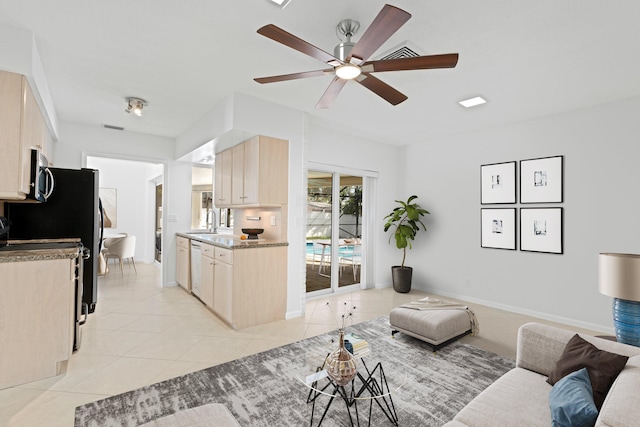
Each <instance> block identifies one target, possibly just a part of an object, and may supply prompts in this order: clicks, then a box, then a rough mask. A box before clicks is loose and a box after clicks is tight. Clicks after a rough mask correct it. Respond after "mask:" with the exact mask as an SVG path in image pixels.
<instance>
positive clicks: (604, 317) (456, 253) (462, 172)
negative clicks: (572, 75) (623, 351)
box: [382, 98, 640, 331]
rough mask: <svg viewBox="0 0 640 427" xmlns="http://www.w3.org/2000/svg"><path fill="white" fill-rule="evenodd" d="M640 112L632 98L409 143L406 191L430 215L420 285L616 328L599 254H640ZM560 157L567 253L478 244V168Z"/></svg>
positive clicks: (422, 239)
mask: <svg viewBox="0 0 640 427" xmlns="http://www.w3.org/2000/svg"><path fill="white" fill-rule="evenodd" d="M481 108H490V104H487V106H485V107H481ZM639 115H640V98H633V99H629V100H626V101H622V102H616V103H612V104H608V105H601V106H596V107H593V108H589V109H584V110H579V111H574V112H571V113H567V114H562V115H555V116H551V117H546V118H542V119H538V120H533V121H528V122H523V123H517V124H512V125H509V126H503V127H499V128H494V129H488V130H484V131H480V132H474V133H467V134H461V135H455V136H451V137H447V138H441V139H439V140H437V141H431V142H428V143H427V142H426V143H420V144H414V145H411V146H409V147H407V149H406V152H405V154H404V157H403V159H402V162H404V163H405V164H406V168H403V170H404V172H405V181H406V186H405V193H407V194H408V193H415V194H417V195H419V196H420V199H419V201H420V202H422V205H423V207H424V208H426V209H427V210H429V211H431V215H430V217H429V218H428V219H427V225H428V227H429V231H428V232H427V234H425V235H421V236H418V238H417V240H416V244H415V245H414V249H413V250H412V251H411V252H410V254H409V255H408V264H409V265H413V266H414V267H415V268H414V286H415V287H416V288H419V289H423V290H427V291H433V292H436V293H439V294H443V295H450V296H456V297H461V298H465V299H469V300H472V301H474V300H475V301H478V302H482V303H485V304H487V305H491V306H497V307H502V308H507V309H510V310H513V311H517V312H523V313H529V314H534V315H538V316H541V317H543V318H549V319H551V320H560V321H563V322H566V323H569V324H574V325H577V326H586V327H590V328H593V329H596V330H603V331H610V330H611V325H612V320H611V298H609V297H605V296H603V295H601V294H600V293H599V292H598V283H597V256H598V253H599V252H605V251H611V252H630V253H638V252H639V248H638V244H637V242H636V238H637V236H639V235H640V221H638V218H637V216H638V211H639V209H640V202H638V199H637V193H638V190H637V184H638V182H640V168H639V167H638V159H639V158H640V144H638V142H637V137H638V135H639V134H640V124H639V121H638V120H637V118H638V116H639ZM554 155H564V156H565V171H564V184H565V185H564V200H565V202H564V203H562V204H557V206H561V207H563V208H564V254H563V255H552V254H542V253H530V252H521V251H519V250H518V251H506V250H497V249H483V248H480V229H479V226H480V208H481V205H480V183H479V177H480V165H482V164H489V163H497V162H505V161H512V160H516V161H517V160H523V159H529V158H537V157H547V156H554ZM518 170H519V165H518ZM382 194H385V193H382ZM519 206H520V205H518V207H519ZM526 206H527V207H532V205H526ZM484 207H486V206H484ZM518 234H519V233H518ZM518 245H519V239H518Z"/></svg>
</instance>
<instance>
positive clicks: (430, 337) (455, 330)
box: [389, 307, 474, 350]
mask: <svg viewBox="0 0 640 427" xmlns="http://www.w3.org/2000/svg"><path fill="white" fill-rule="evenodd" d="M472 320H474V316H473V313H472V312H470V311H469V309H457V308H453V309H427V310H420V309H414V308H406V307H397V308H394V309H393V310H391V313H389V323H390V324H391V334H392V335H394V336H395V334H396V333H398V332H403V333H405V334H407V335H411V336H412V337H415V338H418V339H420V340H422V341H424V342H426V343H428V344H430V345H431V346H432V347H433V349H434V350H437V349H439V348H440V347H442V346H444V345H446V344H448V343H449V342H451V341H453V340H455V339H457V338H460V337H462V336H464V335H467V334H469V333H471V332H472V328H473V325H472Z"/></svg>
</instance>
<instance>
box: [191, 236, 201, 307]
mask: <svg viewBox="0 0 640 427" xmlns="http://www.w3.org/2000/svg"><path fill="white" fill-rule="evenodd" d="M201 253H202V246H201V245H200V242H197V241H195V240H191V293H192V294H193V295H195V296H197V297H200V264H201V262H202V259H201Z"/></svg>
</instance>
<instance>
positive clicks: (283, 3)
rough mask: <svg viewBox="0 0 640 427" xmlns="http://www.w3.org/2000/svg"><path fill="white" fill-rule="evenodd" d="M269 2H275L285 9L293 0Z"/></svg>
mask: <svg viewBox="0 0 640 427" xmlns="http://www.w3.org/2000/svg"><path fill="white" fill-rule="evenodd" d="M269 3H273V4H275V5H276V6H278V7H279V8H280V9H284V8H285V7H287V5H288V4H289V3H291V0H269Z"/></svg>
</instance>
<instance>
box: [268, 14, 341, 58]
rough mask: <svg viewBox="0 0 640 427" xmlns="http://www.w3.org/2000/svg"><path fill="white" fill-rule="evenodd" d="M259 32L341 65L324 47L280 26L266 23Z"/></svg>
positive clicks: (314, 56) (293, 47)
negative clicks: (320, 47)
mask: <svg viewBox="0 0 640 427" xmlns="http://www.w3.org/2000/svg"><path fill="white" fill-rule="evenodd" d="M258 34H262V35H263V36H265V37H268V38H270V39H271V40H274V41H277V42H278V43H281V44H283V45H285V46H289V47H290V48H291V49H295V50H297V51H298V52H302V53H304V54H306V55H309V56H311V57H312V58H316V59H318V60H320V61H322V62H324V63H327V64H331V65H334V66H337V65H340V64H341V62H340V60H339V59H338V58H336V57H334V56H333V55H330V54H328V53H327V52H325V51H324V50H322V49H319V48H317V47H315V46H314V45H312V44H310V43H307V42H306V41H304V40H302V39H301V38H299V37H296V36H294V35H293V34H291V33H288V32H286V31H285V30H283V29H282V28H280V27H276V26H275V25H273V24H269V25H265V26H264V27H262V28H260V29H258Z"/></svg>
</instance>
